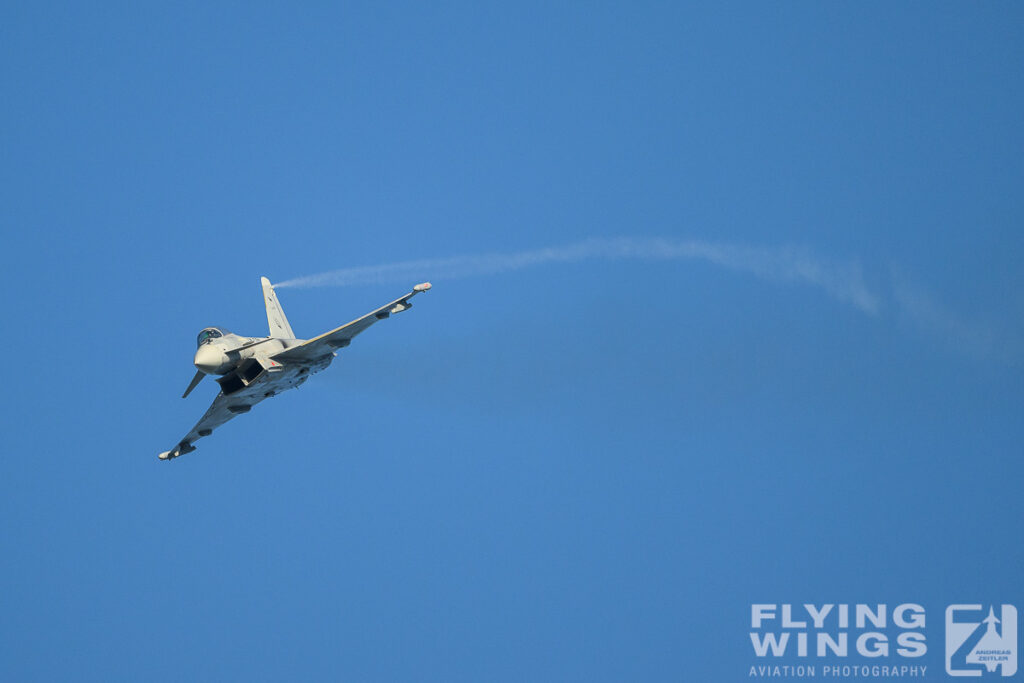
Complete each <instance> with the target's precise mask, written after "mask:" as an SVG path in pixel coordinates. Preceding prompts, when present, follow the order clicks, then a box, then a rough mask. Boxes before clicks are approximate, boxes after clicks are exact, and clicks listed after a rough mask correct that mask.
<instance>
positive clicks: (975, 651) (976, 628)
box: [946, 605, 1017, 676]
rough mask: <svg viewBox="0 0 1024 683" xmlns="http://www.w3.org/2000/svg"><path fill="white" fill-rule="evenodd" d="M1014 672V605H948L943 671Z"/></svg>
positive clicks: (953, 673)
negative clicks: (997, 608)
mask: <svg viewBox="0 0 1024 683" xmlns="http://www.w3.org/2000/svg"><path fill="white" fill-rule="evenodd" d="M996 672H998V674H999V675H1002V676H1012V675H1014V674H1015V673H1017V608H1016V607H1014V606H1013V605H1000V606H999V610H998V611H996V608H995V606H994V605H989V606H987V609H986V606H983V605H950V606H949V607H947V608H946V673H948V674H949V675H950V676H984V675H989V674H994V673H996Z"/></svg>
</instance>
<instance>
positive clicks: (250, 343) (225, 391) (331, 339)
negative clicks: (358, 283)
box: [159, 277, 430, 460]
mask: <svg viewBox="0 0 1024 683" xmlns="http://www.w3.org/2000/svg"><path fill="white" fill-rule="evenodd" d="M260 283H261V284H262V285H263V300H264V302H265V303H266V306H267V323H268V324H269V325H270V335H269V336H267V337H240V336H238V335H237V334H232V333H231V332H229V331H228V330H226V329H224V328H223V327H207V328H205V329H204V330H202V331H201V332H200V333H199V338H198V339H197V340H196V343H197V345H198V347H199V348H198V350H197V351H196V355H195V359H194V364H195V366H196V370H197V372H196V375H195V377H193V378H192V381H191V382H190V383H189V385H188V389H185V393H184V394H182V398H185V397H186V396H188V395H189V394H190V393H192V390H193V389H195V388H196V385H197V384H199V382H200V381H202V379H203V377H205V376H206V375H220V377H218V378H217V383H218V384H220V393H218V394H217V398H215V399H213V405H212V406H210V409H209V410H207V411H206V414H205V415H203V417H202V419H201V420H199V422H198V423H197V424H196V426H195V427H193V428H192V431H190V432H189V433H188V434H186V435H185V438H184V439H182V440H181V441H179V442H178V444H177V445H176V446H175V447H174V448H172V449H171V450H169V451H164V452H163V453H161V454H160V456H159V457H160V459H161V460H172V459H174V458H177V457H178V456H179V455H184V454H185V453H191V452H192V451H194V450H195V449H196V447H195V446H194V445H193V444H194V443H195V442H196V440H197V439H201V438H202V437H204V436H209V435H210V434H212V433H213V430H214V429H216V428H217V427H220V426H221V425H222V424H224V423H225V422H227V421H228V420H230V419H231V418H233V417H235V416H236V415H241V414H242V413H247V412H249V411H250V410H252V407H253V406H254V405H256V404H257V403H259V402H260V401H262V400H263V399H265V398H270V397H271V396H275V395H277V394H279V393H281V392H282V391H285V390H286V389H293V388H295V387H297V386H299V385H300V384H302V383H303V382H305V381H306V380H307V379H309V376H310V375H312V374H313V373H316V372H320V371H321V370H323V369H324V368H326V367H327V366H328V365H330V364H331V361H333V360H334V357H335V356H336V355H337V353H335V351H337V349H342V348H345V347H346V346H348V345H349V343H350V342H351V341H352V338H353V337H355V336H356V335H357V334H359V333H360V332H362V331H363V330H365V329H366V328H367V327H369V326H370V325H372V324H374V323H375V322H377V321H378V320H384V319H385V318H387V317H388V316H390V315H391V314H392V313H401V312H402V311H407V310H409V309H410V308H411V307H412V304H411V303H409V300H410V299H412V298H413V297H414V296H416V295H417V294H419V293H420V292H425V291H427V290H428V289H430V283H429V282H424V283H423V284H419V285H416V286H415V287H413V288H412V291H411V292H408V293H407V294H404V295H402V296H401V297H399V298H397V299H395V300H394V301H392V302H391V303H389V304H385V305H383V306H381V307H380V308H378V309H377V310H375V311H370V312H369V313H367V314H366V315H364V316H363V317H361V318H356V319H355V320H353V321H352V322H350V323H348V324H347V325H342V326H341V327H338V328H335V329H333V330H331V331H330V332H325V333H324V334H321V335H320V336H319V337H313V338H312V339H296V338H295V333H294V332H292V326H291V325H289V324H288V318H286V317H285V315H284V310H283V309H282V308H281V302H280V301H278V299H277V293H276V292H275V291H274V286H273V285H271V284H270V280H268V279H267V278H265V277H264V278H260Z"/></svg>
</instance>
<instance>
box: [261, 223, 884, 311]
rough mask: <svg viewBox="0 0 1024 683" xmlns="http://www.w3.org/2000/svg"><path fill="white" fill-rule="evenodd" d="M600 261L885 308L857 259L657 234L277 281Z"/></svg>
mask: <svg viewBox="0 0 1024 683" xmlns="http://www.w3.org/2000/svg"><path fill="white" fill-rule="evenodd" d="M594 259H603V260H607V261H619V260H626V259H632V260H640V261H685V260H697V261H706V262H708V263H713V264H715V265H718V266H721V267H723V268H728V269H729V270H735V271H740V272H745V273H750V274H752V275H755V276H757V277H759V278H762V279H764V280H773V281H778V282H795V283H800V284H805V285H811V286H813V287H817V288H819V289H822V290H824V291H825V292H826V293H828V294H829V295H830V296H832V297H833V298H835V299H837V300H839V301H842V302H844V303H848V304H850V305H852V306H854V307H856V308H857V309H859V310H861V311H863V312H865V313H870V314H875V313H877V312H878V308H879V304H878V298H877V297H876V296H875V295H874V294H873V293H872V292H871V291H870V290H869V289H868V287H867V286H866V285H865V284H864V279H863V276H862V274H861V269H860V266H859V264H857V263H854V262H849V263H838V262H831V261H827V260H825V259H822V258H820V257H818V256H816V255H815V254H814V253H813V252H811V251H810V250H808V249H805V248H799V247H757V246H747V245H740V244H721V243H713V242H701V241H692V240H691V241H683V240H669V239H657V238H646V239H641V238H617V239H589V240H585V241H583V242H577V243H575V244H568V245H564V246H560V247H546V248H543V249H533V250H529V251H518V252H506V253H486V254H467V255H462V256H450V257H447V258H436V259H421V260H416V261H400V262H397V263H384V264H380V265H375V266H360V267H355V268H342V269H340V270H331V271H327V272H325V273H316V274H314V275H305V276H302V277H297V278H292V279H291V280H285V281H284V282H279V283H277V284H276V285H275V287H342V286H346V285H360V284H377V283H390V282H396V281H397V282H403V283H404V282H407V281H412V280H418V279H433V280H435V281H437V280H453V279H457V278H467V277H478V276H483V275H495V274H497V273H505V272H510V271H515V270H521V269H523V268H529V267H532V266H539V265H544V264H556V263H576V262H579V261H587V260H594Z"/></svg>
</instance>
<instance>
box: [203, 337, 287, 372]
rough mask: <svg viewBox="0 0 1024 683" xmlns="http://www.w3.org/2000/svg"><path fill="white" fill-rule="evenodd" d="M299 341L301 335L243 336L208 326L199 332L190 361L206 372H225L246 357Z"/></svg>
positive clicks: (282, 348)
mask: <svg viewBox="0 0 1024 683" xmlns="http://www.w3.org/2000/svg"><path fill="white" fill-rule="evenodd" d="M302 342H303V340H302V339H278V338H276V337H242V336H240V335H237V334H234V333H232V332H229V331H227V330H225V329H223V328H217V327H207V328H205V329H204V330H203V331H202V332H200V333H199V338H198V340H197V343H198V346H199V348H197V349H196V355H195V358H194V359H193V361H192V362H193V364H194V365H195V366H196V369H197V370H199V371H200V372H203V373H205V374H207V375H226V374H227V373H229V372H231V371H232V370H234V369H236V368H237V367H238V366H239V365H241V364H242V362H244V361H245V360H247V359H249V358H253V357H255V356H257V355H260V356H271V355H273V354H275V353H277V352H278V351H283V350H284V349H287V348H289V347H292V346H295V345H297V344H301V343H302Z"/></svg>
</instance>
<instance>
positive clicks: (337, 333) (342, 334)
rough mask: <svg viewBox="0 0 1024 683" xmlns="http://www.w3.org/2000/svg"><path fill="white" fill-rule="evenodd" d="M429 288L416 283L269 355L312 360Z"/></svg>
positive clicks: (284, 360)
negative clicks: (380, 303) (378, 304)
mask: <svg viewBox="0 0 1024 683" xmlns="http://www.w3.org/2000/svg"><path fill="white" fill-rule="evenodd" d="M429 289H430V283H429V282H424V283H422V284H419V285H416V286H415V287H413V288H412V291H411V292H408V293H407V294H405V295H403V296H400V297H399V298H397V299H395V300H394V301H392V302H391V303H388V304H384V305H383V306H381V307H380V308H378V309H377V310H375V311H370V312H369V313H367V314H366V315H364V316H363V317H361V318H356V319H355V320H353V321H352V322H350V323H346V324H345V325H342V326H341V327H336V328H334V329H333V330H331V331H330V332H325V333H324V334H321V335H320V336H319V337H313V338H312V339H310V340H307V341H305V342H303V343H302V344H299V345H297V346H293V347H291V348H288V349H285V350H284V351H280V352H278V353H276V354H274V355H273V356H271V357H272V358H273V359H274V360H276V361H278V362H282V363H287V362H292V363H294V362H296V361H312V360H316V359H318V358H321V357H323V356H326V355H328V354H331V353H334V351H335V350H336V349H340V348H343V347H345V346H348V345H349V343H350V342H351V341H352V338H353V337H355V336H356V335H357V334H359V333H360V332H362V331H363V330H365V329H366V328H368V327H369V326H370V325H372V324H374V323H375V322H377V321H378V320H383V319H385V318H387V317H389V316H390V315H391V314H392V313H401V312H402V311H406V310H408V309H410V308H412V304H411V303H409V299H411V298H413V297H414V296H416V295H417V294H419V293H420V292H425V291H427V290H429Z"/></svg>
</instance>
